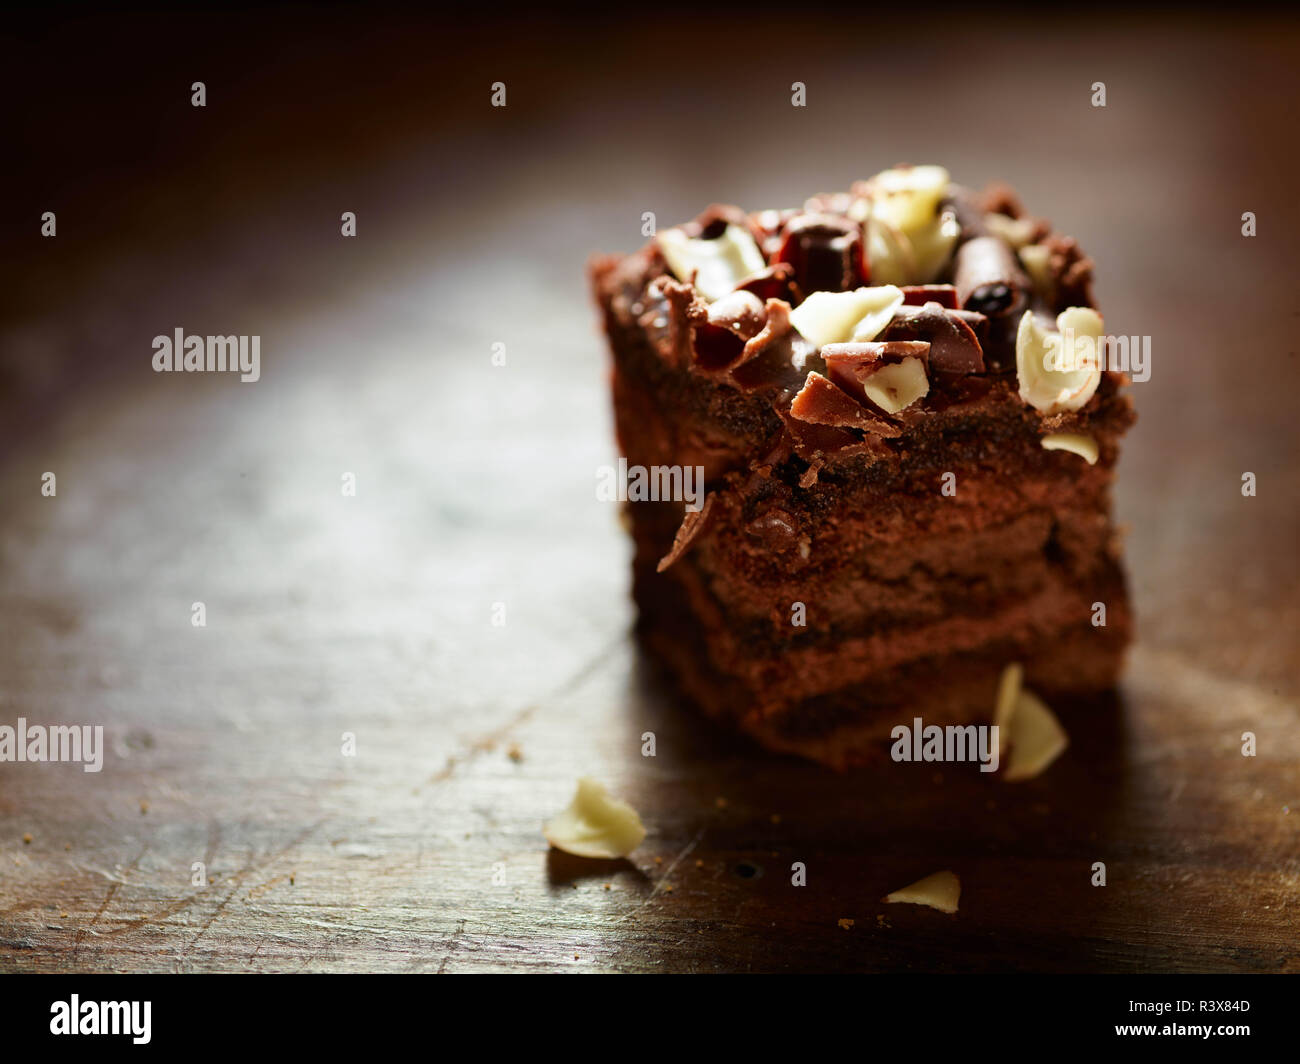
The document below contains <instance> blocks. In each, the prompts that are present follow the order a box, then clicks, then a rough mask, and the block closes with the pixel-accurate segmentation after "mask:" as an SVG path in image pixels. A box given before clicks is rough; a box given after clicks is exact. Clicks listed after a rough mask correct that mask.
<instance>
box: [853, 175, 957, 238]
mask: <svg viewBox="0 0 1300 1064" xmlns="http://www.w3.org/2000/svg"><path fill="white" fill-rule="evenodd" d="M867 184H868V186H869V187H870V189H871V197H872V200H873V206H872V211H871V213H872V216H873V217H875V218H879V219H880V220H881V221H882V222H887V223H888V224H889V225H892V226H894V228H896V229H901V230H903V232H909V231H914V230H917V229H923V228H925V227H926V226H927V225H929V224H930V223H931V222H933V221H934V218H935V215H936V214H938V212H939V204H940V202H941V201H942V200H943V197H944V196H945V195H946V194H947V192H948V171H947V170H945V169H944V168H943V167H942V166H907V167H899V168H898V169H895V170H882V171H881V172H880V173H878V174H877V175H876V176H875V177H873V178H872V179H871V180H870V181H869V182H867Z"/></svg>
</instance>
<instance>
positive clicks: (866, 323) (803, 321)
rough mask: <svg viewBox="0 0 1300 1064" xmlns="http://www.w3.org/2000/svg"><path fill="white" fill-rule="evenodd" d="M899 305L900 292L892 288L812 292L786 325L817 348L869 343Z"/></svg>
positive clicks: (900, 304)
mask: <svg viewBox="0 0 1300 1064" xmlns="http://www.w3.org/2000/svg"><path fill="white" fill-rule="evenodd" d="M902 305H903V293H902V291H901V290H900V289H898V288H895V287H894V286H893V285H879V286H877V287H875V288H855V289H854V290H853V291H851V292H814V293H813V294H812V295H810V296H809V297H808V298H807V299H805V300H804V301H803V302H802V303H800V304H799V306H798V307H796V308H795V309H794V310H793V311H792V312H791V314H790V324H791V325H793V326H794V327H795V328H796V329H798V330H799V333H800V335H802V336H803V337H804V338H805V339H807V340H808V341H809V342H810V343H813V344H816V345H817V346H818V347H821V346H823V345H825V344H838V343H844V342H846V341H848V340H873V339H875V337H876V334H877V333H879V332H880V330H881V329H883V328H884V327H885V325H886V324H888V322H889V320H890V318H892V317H893V316H894V311H895V310H897V309H898V308H899V307H900V306H902Z"/></svg>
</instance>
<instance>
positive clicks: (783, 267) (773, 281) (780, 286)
mask: <svg viewBox="0 0 1300 1064" xmlns="http://www.w3.org/2000/svg"><path fill="white" fill-rule="evenodd" d="M736 291H737V292H749V293H751V294H752V295H756V296H758V298H759V299H761V300H762V301H763V302H765V303H766V302H767V301H768V300H769V299H781V300H784V301H785V302H787V303H789V304H790V306H792V307H795V306H798V305H799V304H800V303H802V302H803V291H802V290H801V289H800V288H799V286H798V285H797V284H796V283H795V280H794V267H793V266H791V265H790V264H789V263H788V262H777V263H774V264H773V265H771V266H769V267H768V268H767V269H766V270H759V271H758V273H753V274H750V275H749V276H748V277H746V278H745V279H744V280H743V281H741V282H740V284H738V285H736Z"/></svg>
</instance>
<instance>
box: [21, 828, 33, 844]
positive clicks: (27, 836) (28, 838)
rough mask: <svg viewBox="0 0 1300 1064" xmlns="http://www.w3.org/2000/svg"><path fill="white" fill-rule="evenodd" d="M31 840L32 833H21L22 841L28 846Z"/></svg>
mask: <svg viewBox="0 0 1300 1064" xmlns="http://www.w3.org/2000/svg"><path fill="white" fill-rule="evenodd" d="M31 842H32V833H31V832H30V831H29V832H27V833H26V834H24V835H23V843H24V844H25V845H28V846H30V845H31Z"/></svg>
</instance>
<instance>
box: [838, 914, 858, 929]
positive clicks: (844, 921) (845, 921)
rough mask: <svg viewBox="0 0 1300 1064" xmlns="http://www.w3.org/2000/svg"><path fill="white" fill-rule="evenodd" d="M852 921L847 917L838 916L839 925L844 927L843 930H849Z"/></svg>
mask: <svg viewBox="0 0 1300 1064" xmlns="http://www.w3.org/2000/svg"><path fill="white" fill-rule="evenodd" d="M854 922H855V921H853V920H850V919H848V918H847V917H844V916H841V917H840V927H842V928H844V930H845V931H847V930H849V928H851V927H852V926H853V924H854Z"/></svg>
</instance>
